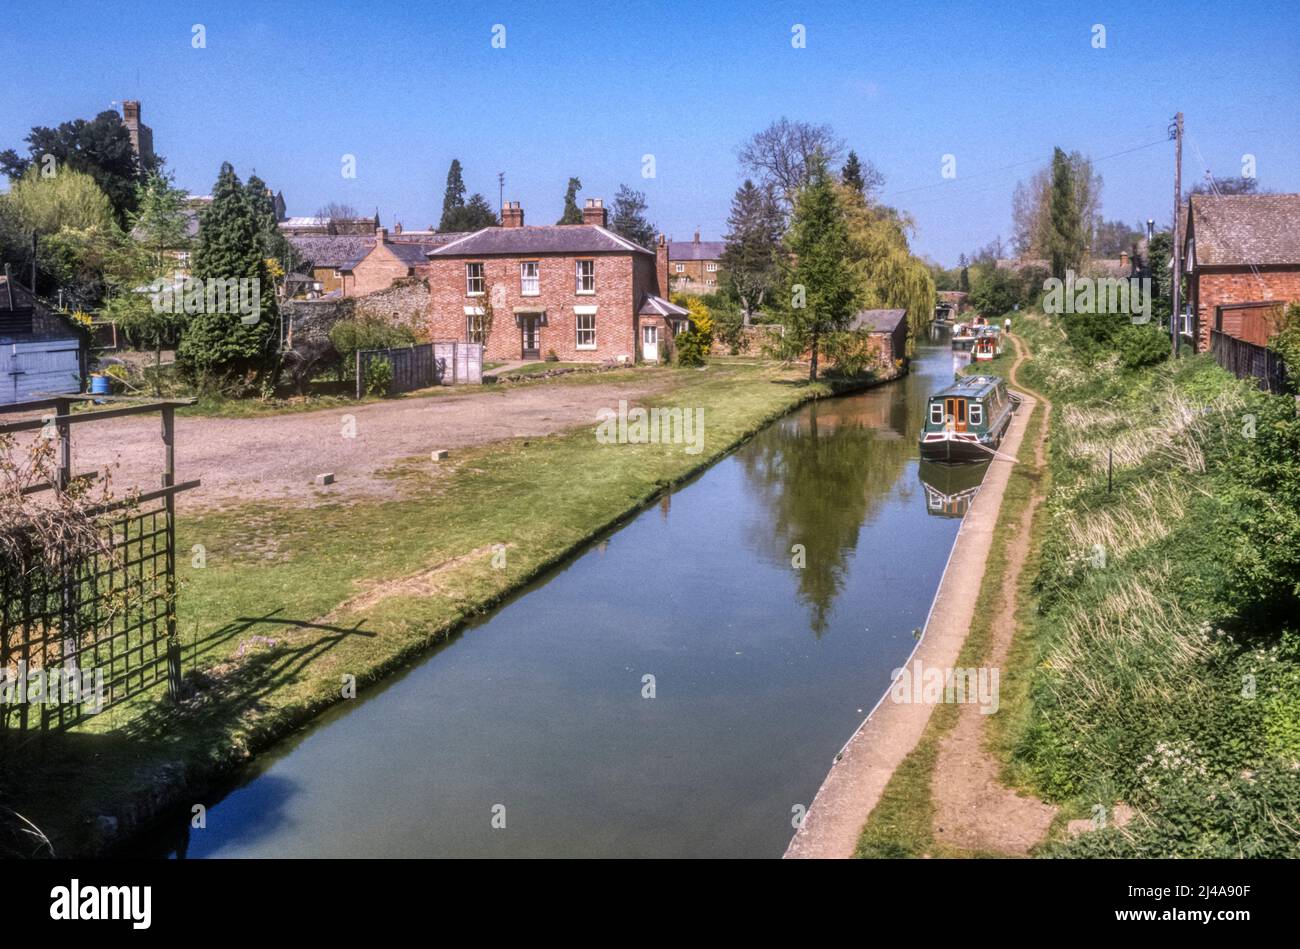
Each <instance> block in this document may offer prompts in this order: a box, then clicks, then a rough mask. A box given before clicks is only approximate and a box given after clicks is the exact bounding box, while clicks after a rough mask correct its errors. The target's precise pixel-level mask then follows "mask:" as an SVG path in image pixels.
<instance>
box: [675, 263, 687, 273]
mask: <svg viewBox="0 0 1300 949" xmlns="http://www.w3.org/2000/svg"><path fill="white" fill-rule="evenodd" d="M673 266H674V267H676V268H677V273H686V265H685V264H674V265H673Z"/></svg>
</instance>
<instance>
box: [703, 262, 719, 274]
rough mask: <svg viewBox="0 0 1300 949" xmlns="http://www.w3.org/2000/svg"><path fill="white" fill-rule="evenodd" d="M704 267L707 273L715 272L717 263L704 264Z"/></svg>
mask: <svg viewBox="0 0 1300 949" xmlns="http://www.w3.org/2000/svg"><path fill="white" fill-rule="evenodd" d="M704 269H705V270H707V271H708V272H709V273H717V272H718V265H717V264H713V263H709V264H705V265H704Z"/></svg>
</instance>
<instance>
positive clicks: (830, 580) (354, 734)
mask: <svg viewBox="0 0 1300 949" xmlns="http://www.w3.org/2000/svg"><path fill="white" fill-rule="evenodd" d="M952 373H953V362H952V355H951V353H950V352H949V350H948V348H947V345H946V339H941V340H938V341H937V342H927V343H926V344H925V345H923V346H921V347H920V350H919V352H918V353H917V358H916V360H914V362H913V367H912V372H911V374H910V375H909V376H907V377H906V378H905V379H903V380H900V381H898V382H894V383H891V384H889V385H886V386H882V387H880V388H878V389H874V390H872V391H869V392H866V393H863V394H860V395H856V396H847V397H843V398H839V399H835V400H830V401H826V402H822V403H820V404H813V405H808V406H806V407H804V408H802V409H800V410H797V411H795V412H793V413H791V414H790V415H788V416H786V417H785V418H783V419H781V420H779V421H777V422H776V423H774V424H773V425H771V426H770V427H768V428H767V429H765V430H764V431H763V432H761V433H760V434H759V435H758V436H757V437H755V438H754V439H753V440H752V441H750V442H749V443H747V444H746V445H744V446H743V447H741V448H740V449H739V450H738V451H737V452H735V453H734V454H732V455H730V456H729V457H727V458H726V459H724V460H723V461H721V462H719V463H718V464H717V465H715V466H713V467H712V468H710V469H709V470H708V471H706V472H704V473H703V474H702V475H701V476H699V477H698V478H696V479H695V480H694V481H692V482H690V483H688V484H686V485H683V486H681V487H680V488H679V489H678V490H676V491H674V492H673V493H671V494H670V495H667V496H665V497H664V498H663V499H662V500H661V502H660V503H658V504H656V505H654V506H652V507H650V508H648V509H647V510H645V511H643V512H642V513H641V514H640V515H639V516H637V517H636V518H635V519H633V520H632V521H630V522H629V523H627V524H626V525H625V526H623V527H621V528H619V529H618V530H616V531H614V532H613V533H612V534H610V535H609V536H608V537H606V538H604V539H603V540H601V541H600V542H598V543H595V544H593V545H592V546H591V547H589V548H588V549H586V550H585V551H583V552H582V553H580V554H579V555H578V556H576V557H574V558H573V559H572V560H571V561H569V563H568V564H567V565H565V566H563V567H562V568H559V569H557V570H555V571H554V572H552V573H551V574H550V575H548V576H546V577H544V578H543V579H542V580H540V581H539V582H537V583H535V584H534V585H532V586H531V587H530V588H528V589H526V590H524V591H522V592H520V593H519V594H518V595H517V596H515V597H514V598H512V599H511V600H510V601H509V602H507V603H506V604H504V605H503V606H502V607H500V608H499V609H498V610H496V611H495V612H494V613H493V614H491V615H490V616H488V617H486V618H484V619H483V620H481V621H480V622H478V623H476V624H474V625H472V626H470V627H468V628H466V629H465V630H463V631H462V632H461V633H459V634H458V635H456V636H455V637H453V638H452V639H451V640H449V641H448V642H447V643H445V644H444V645H442V646H441V647H439V648H438V649H436V650H434V651H432V652H431V653H430V654H429V655H428V656H427V657H426V658H425V659H423V660H422V661H421V662H420V663H419V664H418V665H416V666H414V667H412V668H410V669H409V670H407V671H406V672H404V673H403V674H401V675H398V676H396V677H394V678H392V679H390V680H388V681H386V682H385V683H384V684H382V685H380V686H376V687H374V688H372V689H370V690H368V692H367V693H366V694H364V695H363V696H361V697H359V698H357V699H355V700H353V701H350V702H346V703H344V704H343V705H342V706H340V707H338V708H336V709H334V710H333V711H331V712H330V713H328V714H326V715H324V716H323V717H322V718H321V719H320V720H319V721H318V722H317V723H316V724H314V725H313V726H312V727H311V728H310V729H308V730H306V731H304V732H303V733H301V734H300V735H299V736H297V737H296V738H294V739H292V740H290V741H288V742H285V743H284V744H283V745H282V746H280V748H279V749H278V750H277V751H275V752H273V753H268V754H266V755H265V756H263V758H261V759H260V760H259V761H258V762H257V763H256V765H254V766H253V767H252V768H250V769H249V771H248V773H247V774H246V775H245V776H244V779H243V781H242V783H240V784H239V785H238V786H236V787H233V788H232V789H230V790H229V791H228V792H226V793H225V794H224V795H223V796H221V797H220V798H219V799H214V800H211V801H209V802H207V813H206V828H204V829H199V830H190V829H189V827H188V825H189V820H190V815H189V813H188V812H187V813H186V814H184V815H180V816H178V817H177V819H176V820H175V821H174V822H172V824H171V826H170V827H164V828H161V829H160V830H159V831H158V832H157V833H156V834H155V835H153V836H151V837H149V838H146V839H145V840H142V841H140V848H141V850H140V852H143V853H147V854H152V855H157V856H161V855H164V854H171V855H174V856H187V857H253V856H257V857H350V856H358V857H361V856H409V857H425V856H428V857H435V856H436V857H468V856H538V857H540V856H575V857H576V856H637V857H687V856H698V857H706V856H722V857H779V856H780V855H781V853H782V852H783V851H784V849H785V846H786V844H787V842H788V841H789V838H790V836H791V834H792V833H793V826H792V818H793V817H794V816H795V814H796V813H797V812H798V810H797V809H799V808H803V807H807V806H808V805H809V804H810V803H811V800H812V797H813V795H814V794H815V793H816V791H817V788H818V786H819V785H820V783H821V781H822V779H823V777H824V776H825V774H826V771H827V769H828V767H829V766H830V764H831V761H832V759H833V757H834V755H835V754H836V752H837V751H838V750H839V748H840V747H841V745H842V744H843V743H844V742H845V741H846V740H847V739H848V737H849V736H850V735H851V734H852V733H853V731H854V729H855V728H856V727H857V725H858V723H859V722H860V721H861V720H862V718H863V716H864V714H865V713H866V712H867V711H868V710H869V709H870V708H871V706H872V705H874V704H875V702H876V701H877V699H878V698H879V697H880V696H881V694H882V693H883V692H884V691H885V689H886V687H887V685H888V683H889V676H890V671H891V670H892V669H894V668H895V667H897V666H899V665H900V664H902V663H903V661H904V660H905V659H906V657H907V655H908V653H909V652H910V651H911V649H912V647H913V645H914V644H915V636H916V631H917V630H919V628H920V627H921V626H922V625H923V624H924V622H925V619H926V614H927V612H928V610H929V607H930V603H931V600H932V599H933V596H934V592H935V589H936V587H937V585H938V582H939V579H940V577H941V575H942V573H943V569H944V565H945V563H946V561H947V557H948V553H949V550H950V549H951V547H952V543H953V539H954V537H955V536H956V532H957V528H958V526H959V525H960V514H961V513H963V512H964V505H962V504H961V503H960V497H961V492H960V491H957V492H956V494H953V490H952V489H951V486H948V485H944V484H937V485H931V484H928V483H927V482H928V481H935V480H936V479H934V478H929V479H927V482H923V481H922V479H921V474H922V472H921V471H920V470H919V463H918V458H917V449H916V438H917V433H918V431H919V428H920V424H921V415H922V411H923V408H924V405H925V399H926V396H927V395H928V394H929V392H930V391H932V390H933V389H935V388H937V387H939V386H940V385H942V384H945V383H947V382H949V381H951V379H952ZM706 423H707V420H706ZM975 484H976V485H977V484H978V475H977V476H976V479H975ZM958 487H959V488H961V486H960V485H959V486H958ZM967 487H968V485H967ZM962 490H965V489H964V488H963V489H962ZM936 495H939V496H946V495H953V496H954V497H955V498H956V500H955V501H954V502H953V503H935V500H934V498H935V496H936ZM557 503H562V501H561V499H557ZM502 825H504V826H502Z"/></svg>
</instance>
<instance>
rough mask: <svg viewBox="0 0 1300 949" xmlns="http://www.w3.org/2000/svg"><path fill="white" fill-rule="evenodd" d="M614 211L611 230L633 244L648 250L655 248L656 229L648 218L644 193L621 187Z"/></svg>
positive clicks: (615, 199)
mask: <svg viewBox="0 0 1300 949" xmlns="http://www.w3.org/2000/svg"><path fill="white" fill-rule="evenodd" d="M612 210H613V212H614V213H613V216H612V219H611V220H610V230H612V231H613V232H614V233H615V234H618V235H620V236H622V237H626V238H627V239H628V240H630V241H631V242H632V243H633V244H640V245H641V246H642V247H647V248H649V247H654V245H655V227H654V225H653V224H651V223H650V221H649V220H648V219H647V218H646V210H647V205H646V203H645V193H644V192H641V191H633V190H632V189H631V188H629V187H628V186H627V185H619V186H618V194H616V195H615V196H614V207H613V208H612Z"/></svg>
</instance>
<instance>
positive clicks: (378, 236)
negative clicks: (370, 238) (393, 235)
mask: <svg viewBox="0 0 1300 949" xmlns="http://www.w3.org/2000/svg"><path fill="white" fill-rule="evenodd" d="M375 242H376V243H378V244H387V243H388V228H386V227H377V228H375Z"/></svg>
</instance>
